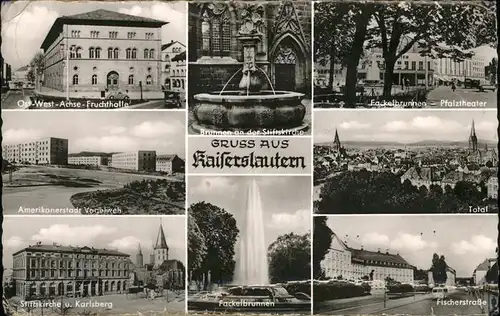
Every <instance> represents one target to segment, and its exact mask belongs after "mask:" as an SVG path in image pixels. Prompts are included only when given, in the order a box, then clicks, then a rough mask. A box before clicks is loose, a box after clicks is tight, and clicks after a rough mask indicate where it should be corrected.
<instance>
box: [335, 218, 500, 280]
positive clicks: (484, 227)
mask: <svg viewBox="0 0 500 316" xmlns="http://www.w3.org/2000/svg"><path fill="white" fill-rule="evenodd" d="M327 225H328V227H330V229H332V231H333V232H335V233H336V234H337V236H338V237H339V238H340V239H341V240H343V241H344V240H346V239H347V244H348V246H349V247H353V248H357V249H360V247H361V245H363V248H364V249H365V250H371V251H377V250H378V248H380V251H382V252H385V251H386V249H389V252H390V253H397V252H398V251H399V254H400V255H401V256H402V257H403V258H404V259H405V260H406V261H407V262H408V263H409V264H411V265H413V266H416V267H417V268H418V269H429V268H430V267H431V260H432V254H433V253H437V254H438V255H444V257H445V259H446V263H447V264H448V265H449V266H450V267H451V268H453V269H455V270H456V272H457V277H472V272H473V271H474V269H475V268H476V267H477V266H478V265H479V264H480V263H482V262H483V261H484V260H485V259H487V258H495V257H496V255H495V249H496V247H497V235H498V231H497V227H498V217H497V216H496V215H418V216H410V215H409V216H373V215H372V216H329V218H328V221H327ZM346 235H348V237H347V238H346V237H345V236H346Z"/></svg>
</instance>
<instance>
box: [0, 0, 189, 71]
mask: <svg viewBox="0 0 500 316" xmlns="http://www.w3.org/2000/svg"><path fill="white" fill-rule="evenodd" d="M186 5H187V3H186V2H183V1H175V2H158V1H145V2H138V1H127V2H104V1H103V2H101V1H92V2H90V1H88V2H83V1H82V2H76V1H67V2H66V1H9V2H7V1H5V2H2V56H3V58H4V59H5V62H6V63H8V64H11V66H12V70H13V71H14V70H16V69H18V68H20V67H21V66H25V65H27V64H29V62H30V60H31V58H32V57H33V56H34V55H35V53H36V52H37V51H38V50H39V49H40V45H41V44H42V42H43V40H44V38H45V36H46V35H47V33H48V31H49V30H50V27H51V26H52V24H53V23H54V21H55V20H56V19H57V18H58V17H61V16H65V15H74V14H80V13H85V12H89V11H94V10H98V9H106V10H111V11H117V12H120V13H125V14H131V15H137V16H143V17H148V18H153V19H157V20H160V21H165V22H169V24H167V25H164V26H163V27H162V43H167V42H170V41H171V40H174V41H179V42H181V43H183V44H186V42H187V41H186Z"/></svg>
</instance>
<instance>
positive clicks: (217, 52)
mask: <svg viewBox="0 0 500 316" xmlns="http://www.w3.org/2000/svg"><path fill="white" fill-rule="evenodd" d="M245 14H247V10H246V9H245V7H244V6H240V5H238V4H236V3H231V2H227V3H222V2H220V3H219V2H215V3H212V2H211V3H190V4H189V23H188V24H189V43H188V47H189V49H188V54H189V56H188V60H189V74H188V75H189V78H190V79H189V80H190V81H189V82H191V83H193V84H192V85H191V86H190V87H189V94H190V95H196V94H198V93H203V92H209V91H220V90H221V89H222V88H223V87H224V85H225V84H226V83H228V81H229V79H231V77H232V76H233V74H235V73H236V72H237V71H239V69H240V68H241V67H242V64H243V48H242V46H241V43H240V42H239V40H238V35H239V34H238V32H239V27H240V26H241V21H244V20H245V19H244V17H242V15H245ZM254 14H255V19H258V20H262V21H263V23H264V25H262V27H259V31H260V33H262V37H261V40H260V42H259V43H258V44H257V51H256V55H255V58H256V65H257V66H258V67H259V68H260V69H261V70H262V71H263V72H264V73H265V74H266V75H267V76H268V77H269V80H270V82H271V83H272V85H273V87H274V89H276V90H287V91H298V92H305V93H310V91H311V90H310V82H311V75H310V74H311V69H312V65H311V58H310V56H311V48H310V43H311V35H310V34H311V3H308V2H295V1H282V2H279V3H278V2H275V3H265V4H263V5H262V11H258V10H257V11H256V12H255V13H254ZM261 75H262V77H263V78H262V79H263V82H264V89H271V87H270V86H269V84H267V83H266V81H267V80H266V78H265V76H264V75H263V74H261ZM238 83H239V81H238V80H231V82H229V83H228V85H227V87H226V89H227V90H238Z"/></svg>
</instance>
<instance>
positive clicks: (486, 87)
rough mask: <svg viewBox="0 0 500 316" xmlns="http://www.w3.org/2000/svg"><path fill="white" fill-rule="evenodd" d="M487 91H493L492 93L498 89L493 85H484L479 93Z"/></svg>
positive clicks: (480, 87)
mask: <svg viewBox="0 0 500 316" xmlns="http://www.w3.org/2000/svg"><path fill="white" fill-rule="evenodd" d="M487 90H491V91H493V92H495V91H496V90H497V87H496V86H494V85H492V84H484V85H481V86H479V91H481V92H484V91H487Z"/></svg>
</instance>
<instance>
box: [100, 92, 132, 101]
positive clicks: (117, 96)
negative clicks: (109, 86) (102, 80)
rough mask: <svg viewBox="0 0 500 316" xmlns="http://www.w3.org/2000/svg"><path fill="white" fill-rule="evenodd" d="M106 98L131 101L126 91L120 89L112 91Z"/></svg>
mask: <svg viewBox="0 0 500 316" xmlns="http://www.w3.org/2000/svg"><path fill="white" fill-rule="evenodd" d="M106 100H118V101H120V100H123V101H130V97H129V96H128V95H126V94H125V93H123V92H121V91H118V92H111V93H110V94H108V96H107V97H106Z"/></svg>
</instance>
